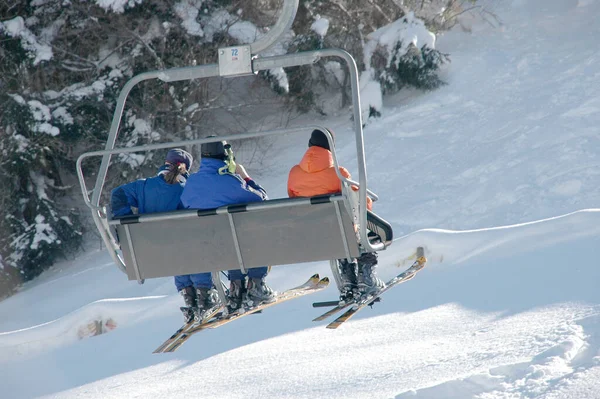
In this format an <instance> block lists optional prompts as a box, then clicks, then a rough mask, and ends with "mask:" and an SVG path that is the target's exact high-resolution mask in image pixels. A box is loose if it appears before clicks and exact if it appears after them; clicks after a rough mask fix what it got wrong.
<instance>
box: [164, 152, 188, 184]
mask: <svg viewBox="0 0 600 399" xmlns="http://www.w3.org/2000/svg"><path fill="white" fill-rule="evenodd" d="M193 162H194V158H193V157H192V154H190V153H189V152H187V151H185V150H182V149H181V148H174V149H172V150H169V152H167V156H166V157H165V164H166V165H169V169H168V172H167V173H166V174H165V176H164V178H165V181H166V182H167V183H169V184H174V183H176V182H177V181H178V177H179V176H180V175H183V174H186V173H188V172H189V170H190V168H191V167H192V163H193Z"/></svg>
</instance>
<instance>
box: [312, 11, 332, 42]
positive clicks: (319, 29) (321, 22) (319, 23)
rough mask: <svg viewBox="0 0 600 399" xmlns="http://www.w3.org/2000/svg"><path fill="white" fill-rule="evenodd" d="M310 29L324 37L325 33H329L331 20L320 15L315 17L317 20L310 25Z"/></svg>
mask: <svg viewBox="0 0 600 399" xmlns="http://www.w3.org/2000/svg"><path fill="white" fill-rule="evenodd" d="M310 29H311V30H312V31H313V32H315V33H316V34H317V35H319V36H321V38H324V37H325V35H327V30H328V29H329V20H328V19H327V18H323V17H321V16H320V15H318V16H317V17H316V18H315V22H313V23H312V25H311V26H310Z"/></svg>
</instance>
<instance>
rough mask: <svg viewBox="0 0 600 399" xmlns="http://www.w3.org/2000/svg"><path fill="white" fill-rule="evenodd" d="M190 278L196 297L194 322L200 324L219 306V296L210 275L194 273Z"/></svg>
mask: <svg viewBox="0 0 600 399" xmlns="http://www.w3.org/2000/svg"><path fill="white" fill-rule="evenodd" d="M190 277H191V279H192V282H193V283H194V287H195V288H196V297H197V298H198V299H197V301H198V307H197V308H196V309H197V310H196V311H195V312H194V320H195V321H196V323H200V322H202V321H204V320H206V319H207V318H209V317H210V316H212V314H213V313H214V311H215V309H217V308H218V307H219V306H220V302H219V295H218V294H217V290H215V288H214V286H213V279H212V275H211V273H196V274H192V275H191V276H190Z"/></svg>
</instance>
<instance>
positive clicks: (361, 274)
mask: <svg viewBox="0 0 600 399" xmlns="http://www.w3.org/2000/svg"><path fill="white" fill-rule="evenodd" d="M357 261H358V290H359V292H360V294H361V295H371V294H375V293H377V292H379V291H381V290H382V289H384V288H385V283H384V282H383V281H382V280H380V279H379V278H378V277H377V253H376V252H369V253H364V254H362V255H361V256H360V257H359V258H358V259H357Z"/></svg>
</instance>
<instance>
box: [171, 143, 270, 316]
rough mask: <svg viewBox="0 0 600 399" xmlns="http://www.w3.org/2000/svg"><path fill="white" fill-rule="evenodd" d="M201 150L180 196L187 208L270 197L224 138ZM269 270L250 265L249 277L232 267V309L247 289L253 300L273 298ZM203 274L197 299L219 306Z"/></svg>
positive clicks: (231, 203)
mask: <svg viewBox="0 0 600 399" xmlns="http://www.w3.org/2000/svg"><path fill="white" fill-rule="evenodd" d="M200 152H201V155H202V159H201V161H200V169H199V170H198V172H197V173H194V174H193V175H191V176H190V177H189V179H188V181H187V183H186V186H185V189H184V190H183V194H182V195H181V202H182V204H183V207H184V208H192V209H214V208H218V207H221V206H225V205H234V204H243V203H248V202H257V201H264V200H266V199H268V197H267V192H266V191H265V189H263V188H262V187H261V186H260V185H258V184H257V183H256V182H255V181H254V180H252V179H251V178H250V176H248V173H247V172H246V170H245V169H244V167H243V166H242V165H240V164H236V163H235V161H234V157H233V152H232V150H231V146H230V145H229V144H227V143H226V142H225V141H217V142H214V143H206V144H202V146H201V150H200ZM268 270H269V269H268V267H266V266H265V267H257V268H251V269H248V275H247V276H246V275H243V274H242V272H241V271H240V270H229V272H228V277H229V281H230V289H229V293H228V296H229V298H228V302H229V303H228V306H229V308H230V310H233V309H236V308H238V307H239V306H241V303H242V300H243V295H244V291H245V294H246V298H247V299H248V300H250V301H252V302H254V303H261V302H269V301H272V300H273V299H274V293H273V290H271V288H270V287H269V286H268V285H267V284H266V283H265V277H266V276H267V273H268ZM202 275H203V276H202V277H201V278H200V279H199V282H198V285H197V287H198V288H197V295H198V298H201V297H203V298H207V301H205V304H204V305H205V307H206V309H207V310H209V309H210V308H211V307H213V306H217V305H218V304H216V303H214V302H213V301H218V296H217V295H216V292H215V293H214V294H213V291H214V288H213V281H212V276H211V274H210V273H202ZM246 280H247V284H246ZM200 306H201V304H200V303H199V307H200Z"/></svg>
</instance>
